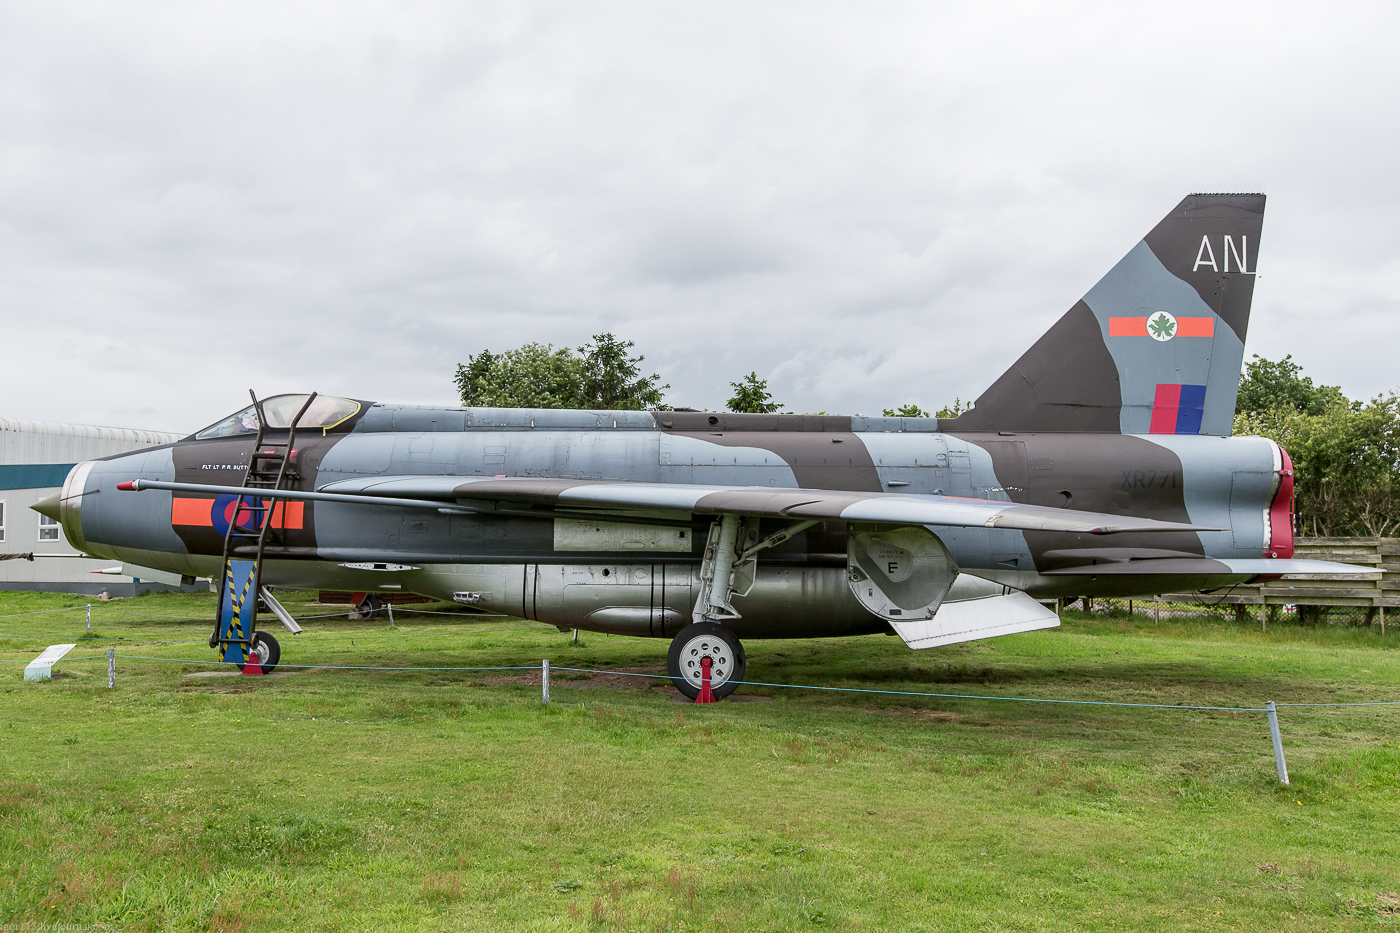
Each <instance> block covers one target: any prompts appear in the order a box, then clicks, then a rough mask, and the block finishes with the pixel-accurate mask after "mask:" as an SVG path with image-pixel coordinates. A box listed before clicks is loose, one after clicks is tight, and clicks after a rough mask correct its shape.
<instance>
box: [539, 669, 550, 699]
mask: <svg viewBox="0 0 1400 933" xmlns="http://www.w3.org/2000/svg"><path fill="white" fill-rule="evenodd" d="M540 673H541V675H542V676H541V677H540V684H541V691H542V692H541V694H540V699H541V701H543V703H544V704H545V705H546V706H548V705H549V659H548V658H545V659H544V663H543V664H542V665H541V666H540Z"/></svg>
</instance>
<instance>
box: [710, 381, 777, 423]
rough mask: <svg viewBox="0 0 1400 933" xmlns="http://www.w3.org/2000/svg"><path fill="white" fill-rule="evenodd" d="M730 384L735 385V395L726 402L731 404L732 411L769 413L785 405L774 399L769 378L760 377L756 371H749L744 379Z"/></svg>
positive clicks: (758, 413)
mask: <svg viewBox="0 0 1400 933" xmlns="http://www.w3.org/2000/svg"><path fill="white" fill-rule="evenodd" d="M729 385H730V386H732V387H733V389H734V395H733V397H731V398H730V399H729V401H727V402H725V403H724V404H725V405H727V406H729V410H730V411H742V412H749V413H751V414H756V415H767V414H772V413H773V412H775V411H778V410H780V409H781V408H782V407H783V406H782V405H781V404H780V403H778V402H774V401H772V399H773V396H772V394H771V393H770V392H769V391H768V380H767V379H760V378H758V373H756V372H754V373H749V374H748V375H747V376H745V377H744V378H743V379H740V380H739V381H738V382H731V383H730V384H729Z"/></svg>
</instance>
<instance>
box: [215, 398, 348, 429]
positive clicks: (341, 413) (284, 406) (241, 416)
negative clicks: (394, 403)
mask: <svg viewBox="0 0 1400 933" xmlns="http://www.w3.org/2000/svg"><path fill="white" fill-rule="evenodd" d="M306 399H307V396H306V395H305V394H300V395H274V396H272V397H271V398H265V399H263V400H262V410H263V414H264V416H266V418H267V426H268V427H269V428H283V429H285V428H289V427H291V425H292V419H293V418H295V417H296V414H297V412H298V411H299V410H301V406H302V405H305V404H306ZM359 410H360V403H359V402H356V401H352V400H351V399H348V398H336V397H335V396H334V395H318V396H316V398H315V400H314V401H313V402H312V403H311V407H309V408H307V409H306V413H305V414H304V415H302V416H301V420H300V421H298V422H297V430H298V431H303V430H306V429H307V428H320V429H322V431H329V430H330V429H331V428H333V427H335V426H336V425H338V424H340V423H341V422H342V421H345V420H346V419H348V418H352V417H354V416H355V415H356V414H357V413H358V412H359ZM256 433H258V411H257V408H256V407H254V406H252V405H249V406H248V407H247V408H245V409H243V410H242V411H240V412H238V413H237V414H233V415H229V416H228V417H227V418H225V419H224V420H223V421H220V422H218V423H217V424H211V425H210V426H209V427H207V428H205V429H204V430H203V431H200V432H199V433H198V434H196V435H195V437H196V438H198V439H200V440H203V439H205V438H210V437H234V436H236V435H239V434H256Z"/></svg>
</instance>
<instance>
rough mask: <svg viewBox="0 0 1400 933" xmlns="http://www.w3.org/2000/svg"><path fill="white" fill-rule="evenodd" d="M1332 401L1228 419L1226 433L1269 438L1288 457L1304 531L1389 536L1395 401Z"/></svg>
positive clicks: (1398, 518)
mask: <svg viewBox="0 0 1400 933" xmlns="http://www.w3.org/2000/svg"><path fill="white" fill-rule="evenodd" d="M1285 362H1287V360H1286V358H1285ZM1322 388H1323V389H1330V388H1332V387H1330V386H1324V387H1322ZM1337 395H1338V398H1334V399H1332V401H1331V402H1330V404H1328V405H1327V406H1326V407H1325V408H1324V410H1323V411H1322V412H1320V413H1319V414H1315V415H1314V414H1308V413H1305V412H1304V411H1303V410H1300V409H1299V408H1298V407H1296V406H1295V405H1294V404H1285V405H1279V406H1278V407H1275V408H1271V409H1269V410H1266V411H1262V412H1246V413H1243V414H1239V415H1236V416H1235V429H1234V433H1235V434H1236V435H1243V434H1258V435H1262V436H1264V437H1268V438H1272V439H1273V440H1275V441H1277V442H1278V443H1279V444H1280V445H1281V446H1282V447H1283V448H1284V449H1285V450H1287V451H1288V453H1289V455H1290V456H1291V457H1292V458H1293V468H1294V495H1295V496H1296V503H1297V510H1298V513H1299V515H1300V517H1301V520H1302V528H1303V531H1304V532H1305V533H1307V534H1313V535H1323V536H1342V535H1391V534H1395V532H1396V531H1397V530H1400V397H1397V396H1396V395H1395V394H1394V393H1391V394H1390V395H1380V396H1377V397H1375V398H1374V399H1372V400H1371V401H1369V402H1366V403H1365V404H1362V403H1360V402H1348V401H1347V400H1346V399H1345V398H1343V397H1340V392H1338V393H1337Z"/></svg>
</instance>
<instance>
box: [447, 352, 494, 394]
mask: <svg viewBox="0 0 1400 933" xmlns="http://www.w3.org/2000/svg"><path fill="white" fill-rule="evenodd" d="M495 365H496V357H495V356H494V355H492V353H491V351H490V350H482V351H481V352H480V353H478V354H477V355H476V356H469V357H467V362H466V365H463V364H461V363H458V364H457V375H456V376H455V377H453V380H452V381H453V382H455V383H457V394H458V395H460V396H461V397H462V404H463V405H466V406H467V407H469V408H479V407H481V406H483V405H485V404H486V403H485V402H483V401H482V400H481V393H482V391H483V389H484V387H485V382H486V379H487V377H488V376H490V375H491V370H492V368H493V367H494V366H495Z"/></svg>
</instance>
